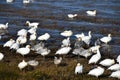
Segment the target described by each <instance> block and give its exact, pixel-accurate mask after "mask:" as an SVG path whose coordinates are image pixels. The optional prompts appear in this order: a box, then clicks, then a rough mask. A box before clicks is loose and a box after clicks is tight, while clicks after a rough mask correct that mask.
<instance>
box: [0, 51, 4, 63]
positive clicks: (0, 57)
mask: <svg viewBox="0 0 120 80" xmlns="http://www.w3.org/2000/svg"><path fill="white" fill-rule="evenodd" d="M3 58H4V55H3V53H1V52H0V61H1V60H2V59H3Z"/></svg>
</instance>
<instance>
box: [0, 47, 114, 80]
mask: <svg viewBox="0 0 120 80" xmlns="http://www.w3.org/2000/svg"><path fill="white" fill-rule="evenodd" d="M0 52H2V53H4V55H5V57H4V59H3V60H2V61H1V62H0V80H98V78H96V77H93V76H89V75H87V73H88V72H89V70H90V69H91V67H92V65H88V64H87V63H88V60H87V59H85V58H80V59H79V61H77V57H71V58H70V57H69V56H67V57H66V58H65V59H64V61H63V62H62V63H61V64H60V65H59V66H56V65H55V64H54V63H53V56H54V55H53V54H52V53H51V55H48V56H47V57H46V60H45V61H43V58H42V57H41V56H40V55H36V54H35V53H34V52H32V51H31V53H30V54H29V55H28V56H26V57H25V58H23V57H22V56H21V55H19V54H17V53H15V52H11V51H10V50H9V49H8V48H2V46H0ZM22 59H25V60H26V61H28V60H31V59H35V60H38V61H39V62H40V64H39V65H38V66H36V67H31V66H27V67H26V68H25V69H24V70H22V71H20V70H19V68H18V67H17V65H18V63H19V62H21V61H22ZM78 62H80V63H81V64H83V66H84V71H83V73H82V74H79V75H75V74H74V69H75V66H76V64H77V63H78ZM110 73H111V72H110V71H105V73H104V74H103V75H102V76H100V77H99V80H115V78H109V77H108V76H109V75H110Z"/></svg>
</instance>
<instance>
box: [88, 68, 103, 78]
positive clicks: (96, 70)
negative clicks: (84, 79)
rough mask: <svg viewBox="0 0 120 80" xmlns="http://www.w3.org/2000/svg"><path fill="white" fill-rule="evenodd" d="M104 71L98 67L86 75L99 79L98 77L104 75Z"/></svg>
mask: <svg viewBox="0 0 120 80" xmlns="http://www.w3.org/2000/svg"><path fill="white" fill-rule="evenodd" d="M104 71H105V70H104V68H102V67H100V66H98V67H97V68H94V69H92V70H90V71H89V73H88V75H92V76H96V77H99V76H100V75H102V74H103V73H104Z"/></svg>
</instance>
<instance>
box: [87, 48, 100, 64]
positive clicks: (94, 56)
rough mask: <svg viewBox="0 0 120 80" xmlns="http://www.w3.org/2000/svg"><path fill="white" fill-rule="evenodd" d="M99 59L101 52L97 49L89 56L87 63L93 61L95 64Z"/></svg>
mask: <svg viewBox="0 0 120 80" xmlns="http://www.w3.org/2000/svg"><path fill="white" fill-rule="evenodd" d="M100 59H101V54H100V51H99V49H97V54H95V55H93V56H92V57H91V58H90V60H89V62H88V64H91V63H95V64H96V63H97V62H98V61H99V60H100Z"/></svg>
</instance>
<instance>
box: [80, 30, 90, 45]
mask: <svg viewBox="0 0 120 80" xmlns="http://www.w3.org/2000/svg"><path fill="white" fill-rule="evenodd" d="M81 38H82V41H84V42H85V43H86V44H87V45H88V46H89V44H90V41H91V38H92V36H91V31H89V32H88V36H83V37H81Z"/></svg>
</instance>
